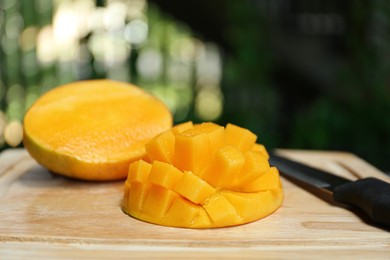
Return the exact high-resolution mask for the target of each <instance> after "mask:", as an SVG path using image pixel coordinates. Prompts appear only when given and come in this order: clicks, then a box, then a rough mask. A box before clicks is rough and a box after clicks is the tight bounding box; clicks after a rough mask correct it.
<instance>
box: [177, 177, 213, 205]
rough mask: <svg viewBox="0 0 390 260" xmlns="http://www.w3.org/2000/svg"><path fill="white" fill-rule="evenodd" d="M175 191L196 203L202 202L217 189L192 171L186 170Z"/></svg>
mask: <svg viewBox="0 0 390 260" xmlns="http://www.w3.org/2000/svg"><path fill="white" fill-rule="evenodd" d="M174 191H175V192H177V193H178V194H180V195H181V196H183V197H184V198H186V199H188V200H190V201H192V202H193V203H195V204H202V203H203V202H204V201H205V200H206V199H207V198H208V197H209V196H210V195H211V194H213V193H214V192H215V189H214V188H213V187H212V186H211V185H210V184H208V183H207V182H206V181H204V180H202V179H201V178H199V177H197V176H196V175H194V174H193V173H192V172H184V174H183V176H182V177H181V179H180V180H179V181H178V182H177V183H176V186H175V188H174Z"/></svg>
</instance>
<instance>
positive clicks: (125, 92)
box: [23, 80, 172, 181]
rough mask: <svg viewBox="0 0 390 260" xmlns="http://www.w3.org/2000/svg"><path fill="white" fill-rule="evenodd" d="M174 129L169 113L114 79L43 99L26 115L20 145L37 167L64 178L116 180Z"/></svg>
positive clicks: (77, 85)
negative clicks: (154, 140) (155, 140)
mask: <svg viewBox="0 0 390 260" xmlns="http://www.w3.org/2000/svg"><path fill="white" fill-rule="evenodd" d="M171 126H172V115H171V113H170V111H169V110H168V108H167V107H166V106H165V105H164V104H163V103H162V102H161V101H160V100H158V99H156V98H155V97H153V96H152V95H150V94H148V93H146V92H145V91H143V90H142V89H140V88H138V87H136V86H134V85H131V84H128V83H121V82H117V81H112V80H90V81H79V82H74V83H70V84H66V85H63V86H60V87H57V88H54V89H52V90H50V91H48V92H47V93H45V94H44V95H43V96H41V97H40V98H39V99H38V100H37V101H36V102H35V103H34V104H33V105H32V106H31V108H30V109H29V110H28V111H27V113H26V115H25V117H24V140H23V141H24V146H25V147H26V149H27V150H28V152H29V153H30V154H31V156H32V157H33V158H35V159H36V160H37V161H38V162H39V163H40V164H42V165H43V166H44V167H46V168H48V169H49V170H51V171H53V172H55V173H58V174H62V175H65V176H68V177H73V178H78V179H84V180H100V181H103V180H118V179H124V178H126V176H127V173H128V169H129V164H130V162H133V161H136V160H138V159H140V158H143V157H144V156H145V155H146V152H145V144H146V143H147V142H149V141H150V140H151V139H152V138H153V137H155V136H156V135H157V134H160V133H161V132H164V131H166V130H167V129H169V128H170V127H171Z"/></svg>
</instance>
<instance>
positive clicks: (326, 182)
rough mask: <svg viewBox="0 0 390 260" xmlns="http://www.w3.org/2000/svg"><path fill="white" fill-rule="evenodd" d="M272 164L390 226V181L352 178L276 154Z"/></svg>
mask: <svg viewBox="0 0 390 260" xmlns="http://www.w3.org/2000/svg"><path fill="white" fill-rule="evenodd" d="M269 163H270V164H271V165H272V166H275V167H276V168H277V169H278V170H279V172H280V173H281V175H283V176H285V177H287V178H290V179H293V180H296V181H298V182H300V183H303V184H306V185H308V186H309V187H311V188H313V189H315V190H319V191H323V192H326V193H329V194H330V195H331V197H332V199H333V200H334V201H335V202H338V203H342V204H346V205H349V206H353V207H355V208H359V209H360V210H362V211H363V212H365V213H366V214H367V215H368V216H369V217H370V219H371V220H372V221H373V223H375V224H377V225H380V226H386V227H389V226H390V183H387V182H385V181H382V180H379V179H377V178H373V177H368V178H364V179H359V180H357V181H351V180H348V179H346V178H343V177H340V176H337V175H334V174H331V173H329V172H326V171H323V170H320V169H317V168H313V167H310V166H308V165H305V164H302V163H298V162H296V161H293V160H290V159H287V158H285V157H282V156H279V155H276V154H273V153H270V158H269Z"/></svg>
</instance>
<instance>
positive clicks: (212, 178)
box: [201, 145, 245, 187]
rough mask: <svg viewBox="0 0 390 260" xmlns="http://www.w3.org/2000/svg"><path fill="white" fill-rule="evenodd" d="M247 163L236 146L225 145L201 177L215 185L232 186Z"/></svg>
mask: <svg viewBox="0 0 390 260" xmlns="http://www.w3.org/2000/svg"><path fill="white" fill-rule="evenodd" d="M244 164H245V157H244V155H243V154H242V153H241V152H240V151H239V150H238V149H237V148H236V147H234V146H230V145H229V146H224V147H222V148H221V149H219V150H218V151H217V152H216V153H215V154H214V156H213V158H212V160H211V161H210V163H209V164H208V165H207V166H206V168H205V169H204V170H203V171H202V173H201V178H202V179H204V180H205V181H207V182H208V183H210V184H211V185H213V186H215V187H227V186H231V185H232V184H233V182H234V181H235V180H236V178H237V176H238V174H239V173H240V171H241V169H242V167H243V166H244Z"/></svg>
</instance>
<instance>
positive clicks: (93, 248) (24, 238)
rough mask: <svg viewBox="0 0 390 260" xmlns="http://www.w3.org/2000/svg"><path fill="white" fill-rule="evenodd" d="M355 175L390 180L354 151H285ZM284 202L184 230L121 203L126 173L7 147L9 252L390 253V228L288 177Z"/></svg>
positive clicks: (1, 160) (4, 195) (1, 247)
mask: <svg viewBox="0 0 390 260" xmlns="http://www.w3.org/2000/svg"><path fill="white" fill-rule="evenodd" d="M280 152H281V153H282V154H285V155H287V156H289V157H291V158H294V159H296V160H299V161H303V162H306V163H309V164H311V165H313V166H317V167H320V168H323V169H326V170H329V171H332V172H333V173H335V174H339V175H342V176H345V177H348V178H351V179H357V178H362V177H367V176H375V177H378V178H382V179H386V180H389V179H388V178H387V177H386V176H385V175H384V174H383V173H381V172H380V171H379V170H377V169H376V168H374V167H373V166H371V165H369V164H368V163H366V162H365V161H363V160H361V159H360V158H358V157H356V156H354V155H353V154H349V153H342V152H319V151H297V150H280ZM282 182H283V186H284V191H285V201H284V203H283V206H282V207H281V208H280V209H279V210H278V211H276V212H275V213H274V214H272V215H270V216H268V217H266V218H264V219H262V220H259V221H256V222H254V223H250V224H246V225H242V226H237V227H229V228H219V229H205V230H194V229H182V228H170V227H163V226H158V225H153V224H149V223H145V222H142V221H139V220H136V219H133V218H131V217H129V216H127V215H125V214H124V213H123V212H122V211H121V209H120V201H121V197H122V188H123V183H122V182H111V183H91V182H83V181H75V180H70V179H67V178H64V177H61V176H57V175H53V174H51V173H50V172H48V171H47V170H46V169H44V168H42V167H41V166H39V165H38V164H37V163H36V162H35V161H34V160H33V159H32V158H31V157H30V156H29V155H28V154H27V152H26V151H25V150H23V149H10V150H6V151H4V152H3V153H1V154H0V259H13V258H16V259H26V258H28V259H31V258H36V259H42V258H49V259H53V258H69V259H70V258H72V259H74V258H87V259H98V258H148V259H149V258H163V259H164V258H166V259H171V258H173V257H180V258H182V257H191V258H198V257H199V258H200V257H202V258H204V257H206V258H215V257H230V258H240V259H242V258H250V257H253V258H259V257H262V258H267V259H269V258H289V259H294V258H299V259H313V258H326V259H328V258H329V257H333V256H336V257H345V258H350V257H358V258H367V257H372V258H375V259H381V258H383V259H389V257H390V232H389V231H388V230H383V229H380V228H377V227H374V226H371V225H370V224H369V223H365V222H364V220H363V219H362V218H361V217H360V216H359V213H358V212H355V213H354V212H351V211H349V210H346V209H345V208H342V207H337V206H335V205H332V204H329V203H328V202H326V201H323V200H321V199H319V198H318V197H316V196H314V195H313V194H311V193H309V192H308V191H306V190H304V189H302V188H300V187H298V186H296V185H295V184H293V183H291V182H289V181H287V180H286V179H282Z"/></svg>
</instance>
